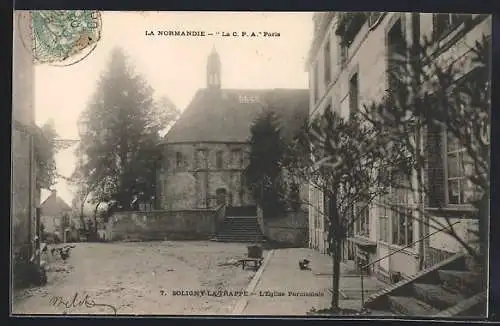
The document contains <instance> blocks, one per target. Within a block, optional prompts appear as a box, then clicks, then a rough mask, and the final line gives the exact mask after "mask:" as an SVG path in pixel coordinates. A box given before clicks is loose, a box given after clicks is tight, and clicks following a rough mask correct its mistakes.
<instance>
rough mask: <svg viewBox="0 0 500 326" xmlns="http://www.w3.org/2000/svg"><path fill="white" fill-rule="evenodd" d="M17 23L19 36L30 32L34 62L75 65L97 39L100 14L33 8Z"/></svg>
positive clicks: (90, 49) (86, 54) (87, 11)
mask: <svg viewBox="0 0 500 326" xmlns="http://www.w3.org/2000/svg"><path fill="white" fill-rule="evenodd" d="M29 16H31V17H29ZM30 18H31V19H30ZM19 23H20V24H21V26H20V30H24V31H25V32H24V33H21V36H22V37H28V35H27V34H30V35H29V37H31V42H29V44H31V45H32V46H31V49H32V55H33V59H34V61H35V63H47V64H51V65H60V66H67V65H72V64H75V63H77V62H79V61H81V60H83V59H84V58H85V57H86V56H88V55H89V54H90V53H91V52H92V51H93V50H94V49H95V47H96V46H97V43H98V41H99V40H100V38H101V26H102V24H101V17H100V13H99V12H98V11H94V10H36V11H35V10H34V11H31V15H26V16H23V18H22V19H21V20H20V22H19ZM26 31H29V32H30V33H26ZM26 43H28V42H25V44H26Z"/></svg>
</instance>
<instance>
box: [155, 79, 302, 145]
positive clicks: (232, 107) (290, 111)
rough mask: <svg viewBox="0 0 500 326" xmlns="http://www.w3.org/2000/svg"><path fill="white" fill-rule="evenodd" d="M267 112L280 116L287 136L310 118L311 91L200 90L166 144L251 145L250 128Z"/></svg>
mask: <svg viewBox="0 0 500 326" xmlns="http://www.w3.org/2000/svg"><path fill="white" fill-rule="evenodd" d="M241 100H243V102H242V101H241ZM263 110H272V111H274V112H275V113H276V114H277V115H278V118H279V119H280V120H281V121H282V129H283V131H284V134H285V136H286V135H287V134H290V133H291V132H292V130H295V129H296V128H298V127H299V126H300V125H301V122H302V121H303V119H305V118H306V117H307V115H308V112H309V91H308V90H307V89H266V90H253V89H247V90H245V89H221V90H215V89H214V90H210V89H200V90H198V91H197V92H196V94H195V96H194V98H193V100H192V101H191V103H190V104H189V105H188V107H187V108H186V109H185V110H184V112H183V113H182V115H181V117H180V118H179V120H178V121H177V122H176V123H175V124H174V125H173V126H172V128H171V129H170V130H169V132H168V133H167V134H166V135H165V137H164V142H165V143H178V142H193V143H195V142H247V141H248V140H249V137H250V126H251V124H252V123H253V121H254V120H255V119H256V118H257V117H258V115H259V114H260V113H261V112H262V111H263Z"/></svg>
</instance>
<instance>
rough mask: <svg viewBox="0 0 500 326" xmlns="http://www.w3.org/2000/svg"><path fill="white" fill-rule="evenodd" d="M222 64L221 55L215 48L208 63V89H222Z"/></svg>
mask: <svg viewBox="0 0 500 326" xmlns="http://www.w3.org/2000/svg"><path fill="white" fill-rule="evenodd" d="M220 70H221V63H220V58H219V54H218V53H217V51H216V50H215V46H214V47H213V49H212V52H211V53H210V55H209V56H208V61H207V88H208V89H220V84H221V78H220V77H221V76H220V75H221V72H220Z"/></svg>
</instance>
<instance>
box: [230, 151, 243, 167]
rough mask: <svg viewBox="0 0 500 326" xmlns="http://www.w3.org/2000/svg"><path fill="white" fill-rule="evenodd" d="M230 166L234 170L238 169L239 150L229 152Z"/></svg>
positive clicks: (239, 162) (239, 165)
mask: <svg viewBox="0 0 500 326" xmlns="http://www.w3.org/2000/svg"><path fill="white" fill-rule="evenodd" d="M231 165H232V166H233V167H234V168H240V167H241V165H242V162H241V149H233V150H231Z"/></svg>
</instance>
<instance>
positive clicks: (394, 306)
mask: <svg viewBox="0 0 500 326" xmlns="http://www.w3.org/2000/svg"><path fill="white" fill-rule="evenodd" d="M388 301H389V309H390V310H391V311H392V312H394V313H396V314H399V315H405V316H412V317H420V316H422V317H423V316H434V315H437V314H438V313H439V312H440V311H439V310H438V309H436V308H434V307H432V306H430V305H428V304H427V303H425V302H422V301H420V300H418V299H415V298H412V297H402V296H389V297H388Z"/></svg>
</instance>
